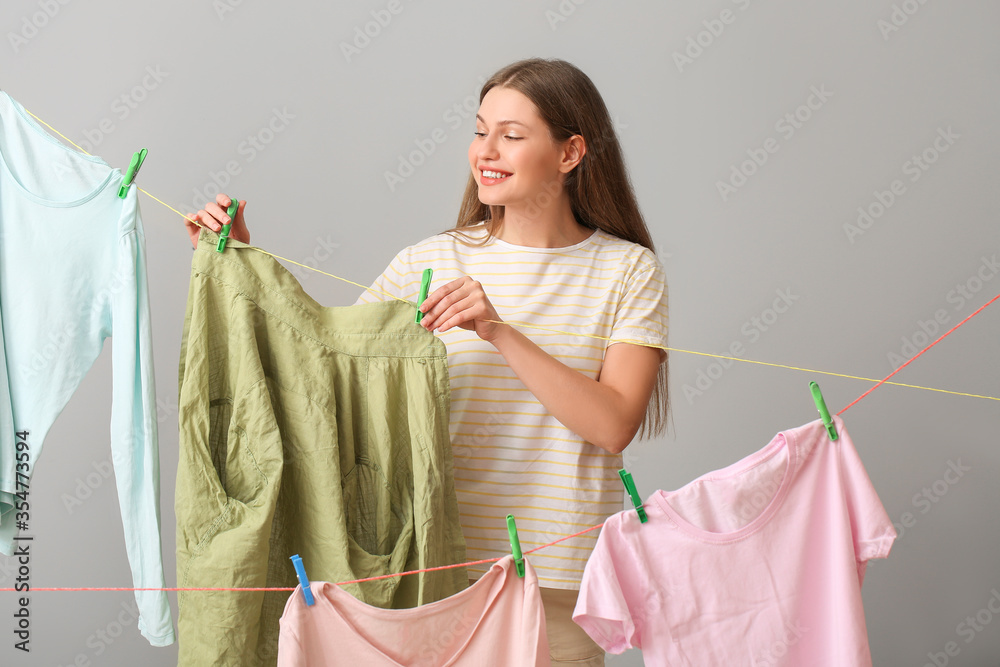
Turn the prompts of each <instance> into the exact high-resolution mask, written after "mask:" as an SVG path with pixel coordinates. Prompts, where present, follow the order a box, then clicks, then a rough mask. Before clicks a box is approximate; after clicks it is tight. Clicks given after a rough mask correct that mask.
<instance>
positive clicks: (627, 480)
mask: <svg viewBox="0 0 1000 667" xmlns="http://www.w3.org/2000/svg"><path fill="white" fill-rule="evenodd" d="M618 476H619V477H621V478H622V484H624V485H625V491H626V492H628V495H629V496H630V497H631V498H632V505H634V506H635V511H636V512H638V513H639V523H646V522H647V521H649V517H647V516H646V508H644V507H643V506H642V498H640V497H639V492H638V491H636V489H635V482H634V481H633V480H632V473H630V472H625V468H622V469H621V470H619V471H618Z"/></svg>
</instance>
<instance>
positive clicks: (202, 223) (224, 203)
mask: <svg viewBox="0 0 1000 667" xmlns="http://www.w3.org/2000/svg"><path fill="white" fill-rule="evenodd" d="M232 203H233V201H232V200H231V199H230V198H229V197H227V196H226V195H224V194H222V193H221V192H220V193H219V194H217V195H216V196H215V201H214V202H209V203H208V204H205V208H203V209H201V210H200V211H198V212H197V213H195V214H193V215H189V216H188V218H189V219H188V220H187V221H186V222H185V223H184V226H185V227H187V232H188V236H190V237H191V245H193V246H194V247H195V248H197V247H198V234H200V233H201V227H208V228H209V229H211V230H212V231H213V232H220V231H222V225H224V224H226V223H227V222H229V216H228V215H226V209H227V208H229V206H230V205H231V204H232ZM246 207H247V203H246V200H243V201H241V202H240V206H239V208H238V209H236V219H235V220H233V221H232V223H233V226H232V227H230V228H229V238H233V239H236V240H237V241H242V242H243V243H250V230H248V229H247V223H246V220H245V219H244V217H243V209H245V208H246ZM190 218H193V219H195V220H197V221H198V224H196V223H194V222H191V220H190Z"/></svg>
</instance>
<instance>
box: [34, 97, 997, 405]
mask: <svg viewBox="0 0 1000 667" xmlns="http://www.w3.org/2000/svg"><path fill="white" fill-rule="evenodd" d="M25 111H28V110H27V109H25ZM28 113H29V114H31V115H32V116H34V118H35V119H36V120H38V122H40V123H42V124H43V125H45V127H47V128H49V129H50V130H52V131H53V132H55V133H56V134H58V135H59V136H60V137H62V138H63V139H64V140H65V141H67V142H69V143H70V144H72V145H73V146H75V147H76V148H77V150H79V151H81V152H83V153H84V154H86V155H90V153H88V152H87V151H85V150H84V149H83V148H82V147H80V146H79V145H77V144H76V143H75V142H73V141H72V140H71V139H69V138H68V137H67V136H66V135H64V134H63V133H62V132H60V131H59V130H57V129H55V128H54V127H52V126H51V125H49V124H48V123H46V122H45V121H44V120H42V119H41V118H39V117H38V116H36V115H35V114H34V113H32V112H31V111H28ZM135 187H136V188H138V190H139V191H140V192H142V193H143V194H145V195H147V196H148V197H150V198H152V199H153V200H155V201H157V202H159V203H160V204H163V205H164V206H166V207H167V208H169V209H170V210H171V211H173V212H174V213H176V214H177V215H179V216H181V217H182V218H184V219H185V220H186V221H188V222H190V223H193V224H195V225H198V226H199V227H202V228H205V229H207V227H205V226H204V225H202V224H201V223H200V222H198V221H197V220H193V219H191V218H189V217H188V216H186V215H185V214H184V213H182V212H180V211H178V210H177V209H176V208H174V207H173V206H171V205H170V204H168V203H166V202H165V201H163V200H161V199H160V198H158V197H156V196H155V195H153V194H152V193H150V192H148V191H146V190H144V189H143V188H141V187H139V186H138V185H136V186H135ZM248 247H249V249H250V250H256V251H257V252H260V253H263V254H265V255H270V256H271V257H274V258H275V259H279V260H282V261H285V262H291V263H292V264H295V265H297V266H301V267H302V268H305V269H309V270H310V271H315V272H317V273H321V274H323V275H325V276H329V277H330V278H335V279H337V280H340V281H343V282H346V283H350V284H351V285H356V286H358V287H360V288H362V289H364V290H366V291H372V292H379V293H380V294H383V295H385V296H388V297H390V298H392V299H395V300H396V301H402V302H403V303H408V304H410V305H411V306H413V307H414V309H416V308H417V304H416V303H414V302H412V301H409V300H407V299H402V298H400V297H398V296H396V295H394V294H390V293H389V292H385V291H383V290H380V289H378V288H376V287H373V286H370V285H362V284H361V283H357V282H354V281H353V280H348V279H347V278H343V277H341V276H337V275H334V274H332V273H328V272H326V271H322V270H320V269H317V268H315V267H312V266H307V265H306V264H302V263H301V262H296V261H295V260H294V259H289V258H287V257H282V256H280V255H276V254H274V253H271V252H268V251H266V250H264V249H262V248H258V247H256V246H248ZM998 297H1000V294H998V295H997V296H996V297H994V298H993V299H991V300H990V301H988V302H987V303H986V304H984V305H983V306H982V307H981V308H979V310H977V311H976V312H975V313H973V314H972V315H970V316H969V317H967V318H965V319H964V320H962V322H960V323H958V324H957V325H956V326H955V327H953V328H952V329H951V331H954V330H955V329H957V328H958V327H960V326H962V324H964V323H965V322H967V321H968V320H969V319H971V318H972V316H973V315H976V314H978V313H979V312H980V311H982V310H983V308H985V307H986V306H988V305H990V304H991V303H993V302H994V301H996V300H997V298H998ZM484 321H486V322H491V323H495V324H507V325H517V326H519V327H526V328H529V329H539V330H541V331H549V332H552V333H561V334H566V335H570V336H582V337H585V338H594V339H596V340H603V341H610V340H611V339H610V338H609V337H606V336H598V335H596V334H587V333H582V332H571V331H561V330H559V329H553V328H550V327H540V326H537V325H532V324H527V323H525V322H517V321H513V320H505V321H498V320H484ZM951 331H949V332H948V333H951ZM945 335H947V334H945ZM941 338H944V336H941ZM938 340H940V338H939V339H938ZM616 342H622V343H638V344H641V345H643V346H646V347H653V348H657V349H660V350H665V351H668V352H681V353H684V354H695V355H699V356H703V357H712V358H715V359H726V360H729V361H742V362H745V363H748V364H759V365H761V366H773V367H775V368H785V369H788V370H794V371H803V372H807V373H814V374H818V375H830V376H833V377H842V378H848V379H851V380H862V381H864V382H875V383H877V384H875V385H874V386H873V387H871V389H869V390H868V392H866V393H865V394H863V395H862V397H861V398H863V397H864V396H866V395H867V394H868V393H869V392H871V391H872V390H873V389H875V387H878V386H879V385H882V384H891V385H895V386H897V387H907V388H910V389H922V390H925V391H934V392H939V393H942V394H952V395H954V396H965V397H968V398H985V399H988V400H991V401H1000V397H997V396H984V395H982V394H972V393H968V392H961V391H952V390H949V389H938V388H935V387H924V386H921V385H915V384H906V383H902V382H887V380H888V378H890V377H892V376H893V375H895V374H896V373H898V372H899V371H900V370H902V369H903V368H904V367H906V365H907V364H909V361H907V362H906V364H903V365H902V366H900V367H899V368H897V369H896V371H895V372H893V373H890V374H889V376H888V377H886V378H885V379H883V380H881V381H879V380H876V379H874V378H867V377H862V376H859V375H847V374H845V373H833V372H831V371H821V370H817V369H814V368H801V367H798V366H790V365H787V364H776V363H771V362H767V361H757V360H755V359H744V358H742V357H732V356H726V355H723V354H712V353H710V352H697V351H694V350H684V349H680V348H675V347H666V346H663V345H654V344H652V343H648V342H645V341H638V340H636V341H632V340H622V339H618V340H617V341H616ZM936 342H937V341H935V342H934V343H932V344H931V345H928V346H927V348H924V349H925V350H927V349H929V348H930V347H932V346H933V345H934V344H935V343H936ZM920 354H923V351H921V352H920V353H919V354H917V355H916V356H915V357H913V359H916V358H917V357H919V356H920ZM911 361H912V359H911ZM861 398H858V399H857V400H861ZM857 400H856V401H855V402H857ZM851 405H853V403H852V404H851ZM848 407H850V406H848ZM845 409H846V408H845Z"/></svg>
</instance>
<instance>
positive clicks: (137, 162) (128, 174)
mask: <svg viewBox="0 0 1000 667" xmlns="http://www.w3.org/2000/svg"><path fill="white" fill-rule="evenodd" d="M147 152H148V151H147V150H146V149H145V148H143V149H141V150H139V151H137V152H136V153H133V154H132V161H131V162H129V163H128V169H127V170H126V171H125V180H123V181H122V186H121V187H120V188H118V197H119V198H121V199H125V195H127V194H128V189H129V187H131V185H132V181H134V180H135V175H136V174H138V173H139V167H141V166H142V162H143V160H145V159H146V153H147Z"/></svg>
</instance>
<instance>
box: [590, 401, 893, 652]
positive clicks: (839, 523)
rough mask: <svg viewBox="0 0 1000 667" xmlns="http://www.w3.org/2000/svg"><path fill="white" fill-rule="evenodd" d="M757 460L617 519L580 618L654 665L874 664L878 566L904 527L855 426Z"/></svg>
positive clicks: (778, 439)
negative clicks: (866, 459)
mask: <svg viewBox="0 0 1000 667" xmlns="http://www.w3.org/2000/svg"><path fill="white" fill-rule="evenodd" d="M834 423H835V425H836V428H837V433H838V435H839V438H838V439H837V440H836V441H831V440H830V439H829V437H828V436H827V433H826V430H825V429H824V427H823V424H822V422H821V421H819V420H817V421H814V422H811V423H809V424H805V425H804V426H800V427H798V428H794V429H790V430H787V431H782V432H781V433H778V434H777V435H776V436H775V437H774V439H773V440H771V442H770V443H769V444H768V445H767V446H766V447H764V448H763V449H761V450H759V451H758V452H756V453H754V454H752V455H750V456H748V457H746V458H744V459H743V460H741V461H739V462H737V463H735V464H733V465H731V466H729V467H727V468H724V469H722V470H717V471H715V472H711V473H708V474H706V475H703V476H702V477H699V478H698V479H696V480H694V481H693V482H691V483H690V484H687V485H686V486H684V487H682V488H680V489H678V490H677V491H672V492H665V491H657V492H655V493H653V494H652V495H651V496H650V498H649V500H647V501H646V503H645V509H646V512H647V514H648V516H649V521H648V522H647V523H640V522H639V516H638V514H637V513H636V511H635V510H627V511H624V512H620V513H618V514H615V515H614V516H612V517H611V518H610V519H608V521H607V522H606V523H605V524H604V529H603V530H602V532H601V536H600V538H599V539H598V542H597V546H596V547H595V549H594V552H593V554H592V555H591V557H590V559H589V560H588V561H587V566H586V569H585V572H584V577H583V583H582V587H581V589H580V597H579V600H578V602H577V605H576V609H575V610H574V614H573V620H575V621H576V622H577V623H578V624H579V625H580V626H581V627H582V628H583V629H584V630H586V631H587V634H589V635H590V636H591V637H592V638H593V639H594V641H596V642H597V643H598V644H600V645H601V646H602V647H603V648H604V649H605V650H607V651H609V652H612V653H621V652H622V651H624V650H625V649H628V648H632V647H640V648H642V651H643V659H644V660H645V663H646V664H647V665H670V666H671V667H675V666H680V665H692V666H696V667H705V666H706V665H727V666H729V665H732V666H736V665H747V666H750V665H753V666H755V667H761V666H764V665H767V666H772V665H789V666H794V667H807V666H814V667H819V666H824V667H825V666H829V667H856V666H862V665H863V666H870V665H871V664H872V663H871V654H870V652H869V648H868V634H867V630H866V627H865V614H864V608H863V607H862V601H861V584H862V581H863V579H864V574H865V565H866V563H867V561H868V560H869V559H871V558H885V557H886V556H888V554H889V549H890V547H891V546H892V542H893V540H895V539H896V531H895V529H894V528H893V526H892V523H891V522H890V521H889V517H888V515H887V514H886V511H885V508H883V507H882V503H881V502H880V501H879V499H878V496H877V495H876V493H875V489H874V488H873V487H872V484H871V481H870V480H869V479H868V475H867V473H866V472H865V470H864V468H863V467H862V465H861V461H860V459H859V458H858V454H857V452H856V451H855V449H854V444H853V443H852V442H851V438H850V436H849V435H848V434H847V431H846V430H845V429H844V423H843V420H841V419H840V418H839V417H834Z"/></svg>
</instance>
